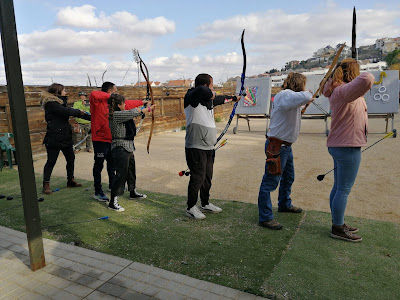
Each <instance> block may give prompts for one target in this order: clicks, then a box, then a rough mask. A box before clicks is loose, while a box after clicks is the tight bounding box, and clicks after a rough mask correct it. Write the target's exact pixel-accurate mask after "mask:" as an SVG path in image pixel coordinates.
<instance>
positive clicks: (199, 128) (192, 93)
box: [184, 74, 241, 220]
mask: <svg viewBox="0 0 400 300" xmlns="http://www.w3.org/2000/svg"><path fill="white" fill-rule="evenodd" d="M194 83H195V87H194V88H191V89H189V90H188V91H187V93H186V95H185V100H184V108H185V115H186V137H185V153H186V162H187V165H188V167H189V169H190V180H189V186H188V199H187V209H186V216H188V217H190V218H193V219H197V220H201V219H204V218H205V217H206V216H205V215H204V214H203V213H202V211H203V212H210V213H220V212H221V211H222V209H221V208H219V207H218V206H216V205H213V204H211V203H209V201H208V200H209V198H210V189H211V180H212V175H213V167H214V158H215V150H214V146H215V144H216V142H217V129H216V126H215V120H214V107H215V106H217V105H221V104H225V103H229V102H231V101H239V100H240V98H241V97H240V96H226V95H224V96H222V95H221V96H216V95H215V92H213V78H212V77H211V76H210V75H208V74H199V75H197V77H196V79H195V81H194ZM199 191H200V201H201V206H200V209H201V211H200V210H199V209H198V208H197V206H196V203H197V198H198V194H199Z"/></svg>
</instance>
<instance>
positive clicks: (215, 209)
mask: <svg viewBox="0 0 400 300" xmlns="http://www.w3.org/2000/svg"><path fill="white" fill-rule="evenodd" d="M200 209H201V210H202V211H203V212H210V213H220V212H221V211H222V208H220V207H218V206H215V205H214V204H211V203H208V204H207V205H204V206H200Z"/></svg>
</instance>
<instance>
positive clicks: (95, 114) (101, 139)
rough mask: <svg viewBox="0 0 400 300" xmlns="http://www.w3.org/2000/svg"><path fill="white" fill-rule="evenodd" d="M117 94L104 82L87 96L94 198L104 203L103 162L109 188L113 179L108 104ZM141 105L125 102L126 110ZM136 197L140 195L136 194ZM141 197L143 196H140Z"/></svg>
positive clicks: (135, 102) (138, 102)
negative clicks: (97, 89)
mask: <svg viewBox="0 0 400 300" xmlns="http://www.w3.org/2000/svg"><path fill="white" fill-rule="evenodd" d="M116 92H117V87H116V86H115V84H114V83H112V82H109V81H106V82H104V83H103V85H102V86H101V91H93V92H91V93H90V95H89V102H90V112H91V131H92V142H93V149H94V165H93V179H94V198H95V199H97V200H99V201H102V202H106V201H109V198H108V197H107V196H106V195H105V194H104V192H103V189H102V185H101V172H102V170H103V167H104V160H107V173H108V180H109V187H111V183H112V182H113V180H114V178H115V169H114V167H113V162H112V158H111V140H112V137H111V130H110V126H109V123H108V104H107V100H108V98H110V95H111V94H113V93H116ZM140 105H143V101H142V100H126V106H127V109H132V108H135V107H137V106H140ZM137 194H138V195H141V194H139V193H137ZM142 197H143V195H142Z"/></svg>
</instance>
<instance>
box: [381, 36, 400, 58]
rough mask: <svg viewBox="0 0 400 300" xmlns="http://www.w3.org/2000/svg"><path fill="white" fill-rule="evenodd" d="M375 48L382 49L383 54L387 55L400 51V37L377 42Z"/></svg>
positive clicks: (385, 38)
mask: <svg viewBox="0 0 400 300" xmlns="http://www.w3.org/2000/svg"><path fill="white" fill-rule="evenodd" d="M375 48H376V49H380V50H381V51H382V54H387V53H389V52H392V51H394V50H396V49H400V37H396V38H387V37H384V38H381V39H377V40H376V41H375Z"/></svg>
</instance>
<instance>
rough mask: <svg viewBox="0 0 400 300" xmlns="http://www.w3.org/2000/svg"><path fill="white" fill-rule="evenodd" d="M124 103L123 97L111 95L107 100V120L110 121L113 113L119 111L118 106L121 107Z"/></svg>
mask: <svg viewBox="0 0 400 300" xmlns="http://www.w3.org/2000/svg"><path fill="white" fill-rule="evenodd" d="M124 102H125V97H124V96H122V95H119V94H111V96H110V98H108V100H107V103H108V119H109V120H111V119H112V117H113V114H114V111H119V110H120V109H119V107H118V104H119V105H121V104H122V103H124Z"/></svg>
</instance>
